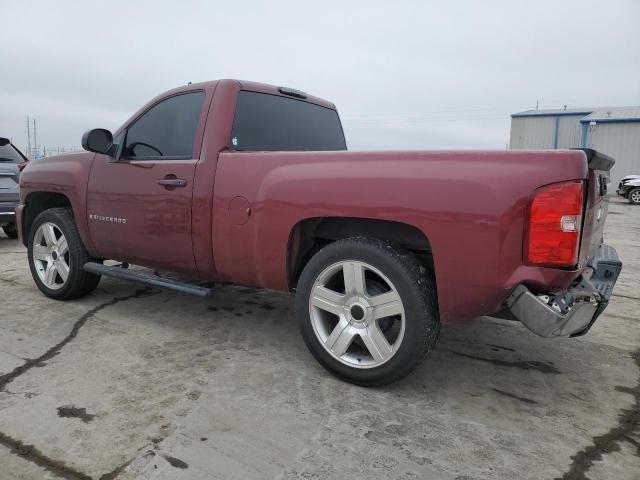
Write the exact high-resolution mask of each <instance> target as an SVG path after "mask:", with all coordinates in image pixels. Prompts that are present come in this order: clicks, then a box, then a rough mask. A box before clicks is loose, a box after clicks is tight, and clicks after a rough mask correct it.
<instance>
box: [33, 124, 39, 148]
mask: <svg viewBox="0 0 640 480" xmlns="http://www.w3.org/2000/svg"><path fill="white" fill-rule="evenodd" d="M33 151H34V152H35V153H34V154H33V156H34V157H37V156H38V136H37V135H36V119H35V118H34V119H33Z"/></svg>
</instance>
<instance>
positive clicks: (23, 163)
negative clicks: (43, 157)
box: [18, 160, 29, 172]
mask: <svg viewBox="0 0 640 480" xmlns="http://www.w3.org/2000/svg"><path fill="white" fill-rule="evenodd" d="M27 165H29V162H27V161H26V160H23V161H22V162H20V163H19V164H18V171H19V172H21V171H22V170H24V167H26V166H27Z"/></svg>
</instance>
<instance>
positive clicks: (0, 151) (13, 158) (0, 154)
mask: <svg viewBox="0 0 640 480" xmlns="http://www.w3.org/2000/svg"><path fill="white" fill-rule="evenodd" d="M24 160H25V158H24V157H23V156H22V155H21V154H20V152H19V151H18V149H17V148H16V147H14V146H13V145H11V144H10V143H9V144H7V145H1V146H0V162H10V163H20V162H22V161H24Z"/></svg>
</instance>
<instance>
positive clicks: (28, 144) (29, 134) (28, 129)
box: [26, 117, 31, 157]
mask: <svg viewBox="0 0 640 480" xmlns="http://www.w3.org/2000/svg"><path fill="white" fill-rule="evenodd" d="M30 128H31V127H30V126H29V117H27V150H26V152H27V157H30V156H31V155H30V153H29V152H30V151H31V130H30Z"/></svg>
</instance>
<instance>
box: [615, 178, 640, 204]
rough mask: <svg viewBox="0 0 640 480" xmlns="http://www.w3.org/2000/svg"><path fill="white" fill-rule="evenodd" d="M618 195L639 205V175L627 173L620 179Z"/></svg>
mask: <svg viewBox="0 0 640 480" xmlns="http://www.w3.org/2000/svg"><path fill="white" fill-rule="evenodd" d="M618 195H620V196H622V197H624V198H628V199H629V203H632V204H633V205H640V175H627V176H626V177H624V178H623V179H622V180H620V183H619V184H618Z"/></svg>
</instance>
